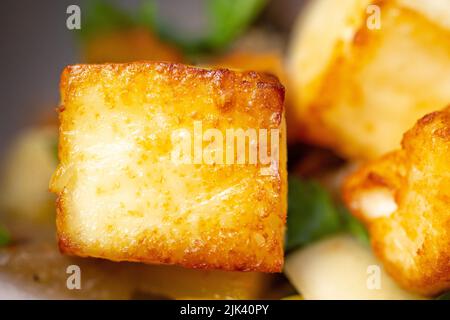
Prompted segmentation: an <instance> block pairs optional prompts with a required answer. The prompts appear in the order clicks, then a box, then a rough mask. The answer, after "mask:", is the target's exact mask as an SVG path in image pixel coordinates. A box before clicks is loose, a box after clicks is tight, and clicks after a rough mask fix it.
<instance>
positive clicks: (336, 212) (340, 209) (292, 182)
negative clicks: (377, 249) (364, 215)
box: [286, 177, 369, 251]
mask: <svg viewBox="0 0 450 320" xmlns="http://www.w3.org/2000/svg"><path fill="white" fill-rule="evenodd" d="M288 187H289V188H288V190H289V192H288V218H287V237H286V250H288V251H290V250H292V249H295V248H297V247H301V246H304V245H306V244H308V243H311V242H314V241H317V240H319V239H321V238H323V237H325V236H328V235H331V234H335V233H338V232H348V233H350V234H352V235H354V236H355V237H356V238H357V239H358V240H361V241H362V242H364V243H368V242H369V237H368V234H367V231H366V229H365V227H364V226H363V225H362V224H361V223H360V222H359V221H358V220H357V219H356V218H354V217H353V216H352V215H351V214H350V213H349V212H348V211H347V209H346V208H345V207H344V206H343V205H341V204H336V203H335V202H334V201H333V199H332V198H331V196H330V195H329V193H328V192H327V191H326V190H325V189H324V188H323V187H321V186H320V185H319V184H318V183H317V182H314V181H308V180H300V179H298V178H295V177H290V178H289V186H288Z"/></svg>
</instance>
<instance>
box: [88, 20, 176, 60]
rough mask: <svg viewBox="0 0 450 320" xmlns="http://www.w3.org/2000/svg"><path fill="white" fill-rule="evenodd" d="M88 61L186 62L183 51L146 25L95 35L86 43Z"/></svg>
mask: <svg viewBox="0 0 450 320" xmlns="http://www.w3.org/2000/svg"><path fill="white" fill-rule="evenodd" d="M83 54H84V58H85V60H86V61H87V62H88V63H103V62H129V61H136V60H154V61H169V62H182V61H183V60H184V58H183V55H182V54H181V52H180V51H179V50H178V49H177V48H176V47H174V46H172V45H171V44H168V43H165V42H163V41H162V40H161V39H159V38H158V37H157V36H156V35H155V34H154V33H152V32H151V31H150V30H148V29H144V28H134V29H129V30H127V29H126V30H120V31H117V30H116V31H109V32H104V33H100V34H98V35H94V36H91V37H90V38H89V39H87V40H86V41H85V44H84V47H83Z"/></svg>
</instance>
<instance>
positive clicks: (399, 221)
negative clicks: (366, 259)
mask: <svg viewBox="0 0 450 320" xmlns="http://www.w3.org/2000/svg"><path fill="white" fill-rule="evenodd" d="M449 129H450V107H448V108H446V109H444V110H443V111H439V112H433V113H431V114H428V115H426V116H424V117H423V118H422V119H420V120H419V121H418V122H417V124H416V125H415V126H414V128H412V129H411V130H409V131H408V132H407V133H406V134H405V135H404V138H403V142H402V146H403V148H402V149H401V150H398V151H394V152H392V153H390V154H387V155H385V156H384V157H382V158H381V159H379V160H375V161H373V162H371V163H369V164H367V165H365V166H363V167H362V168H361V169H359V170H358V171H357V172H355V173H354V174H353V175H351V176H350V177H348V178H347V181H346V183H345V185H344V189H343V194H344V198H345V201H346V203H347V205H348V206H349V208H350V209H351V210H352V212H353V214H355V215H356V216H358V217H359V218H361V219H362V220H363V221H364V222H365V223H366V224H367V226H368V228H369V231H370V234H371V240H372V246H373V248H374V250H375V252H376V254H377V255H378V256H379V257H380V258H381V259H382V261H383V262H384V264H385V265H386V268H387V270H388V271H389V272H390V273H391V274H392V275H393V276H394V278H395V279H396V280H397V281H399V283H401V284H402V285H403V286H404V287H405V288H407V289H410V290H412V291H415V292H418V293H422V294H425V295H433V294H438V293H440V292H443V291H445V290H448V289H450V174H449V172H450V161H449V154H450V139H449V135H448V132H449ZM373 190H378V191H386V190H387V191H388V192H389V193H390V194H391V195H392V197H393V199H394V201H395V203H396V209H395V210H394V211H393V212H392V213H391V214H389V215H387V216H381V217H373V216H370V215H368V214H367V211H366V210H364V208H363V206H362V205H361V203H362V202H361V201H362V200H363V199H364V197H367V194H368V192H371V191H373Z"/></svg>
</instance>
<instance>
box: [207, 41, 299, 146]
mask: <svg viewBox="0 0 450 320" xmlns="http://www.w3.org/2000/svg"><path fill="white" fill-rule="evenodd" d="M212 65H214V66H215V67H221V68H229V69H237V70H252V71H257V72H265V73H269V74H272V75H274V76H276V77H278V79H279V80H280V82H281V83H282V84H283V86H284V87H285V88H287V90H286V100H285V110H286V123H287V141H288V143H294V142H296V141H297V140H298V136H299V135H300V134H299V130H300V128H299V126H297V123H296V122H295V114H294V110H293V109H292V101H291V100H292V99H291V98H290V97H291V94H290V92H291V90H289V84H288V77H287V75H286V71H285V70H284V66H283V59H282V55H281V53H279V52H278V51H262V52H256V51H244V50H235V51H232V52H230V53H228V54H226V55H224V56H222V57H220V58H218V59H217V60H215V61H213V63H212Z"/></svg>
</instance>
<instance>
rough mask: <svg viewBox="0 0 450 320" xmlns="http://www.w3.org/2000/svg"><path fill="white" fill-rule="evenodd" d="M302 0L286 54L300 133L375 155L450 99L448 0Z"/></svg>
mask: <svg viewBox="0 0 450 320" xmlns="http://www.w3.org/2000/svg"><path fill="white" fill-rule="evenodd" d="M310 3H311V4H310V6H309V8H308V10H306V11H305V14H304V15H302V17H301V18H300V19H299V23H298V24H297V26H296V27H295V29H294V33H293V37H292V39H291V45H290V49H289V53H288V61H287V71H288V72H289V77H290V85H291V88H292V90H293V94H294V95H295V97H294V102H295V110H296V118H297V121H298V122H299V123H301V124H302V127H303V131H304V132H303V133H302V134H303V137H304V139H306V140H308V141H310V142H312V143H316V144H321V145H323V146H326V147H330V148H332V149H333V150H334V151H336V152H338V153H339V154H340V155H342V156H344V157H347V158H352V159H356V160H359V159H362V160H367V159H375V158H377V157H378V156H381V155H383V154H384V153H386V152H389V151H392V150H394V149H396V148H397V147H398V145H399V143H400V141H401V137H402V135H403V133H404V132H405V131H406V130H408V129H409V128H411V127H412V126H413V125H414V123H415V121H416V120H417V119H419V118H420V117H422V116H424V115H425V114H427V113H430V112H432V111H435V110H438V109H442V108H444V107H445V106H447V104H448V103H449V102H450V41H449V39H450V24H449V22H448V21H450V2H449V1H440V0H428V1H422V0H386V1H373V0H343V1H334V0H316V1H310Z"/></svg>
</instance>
